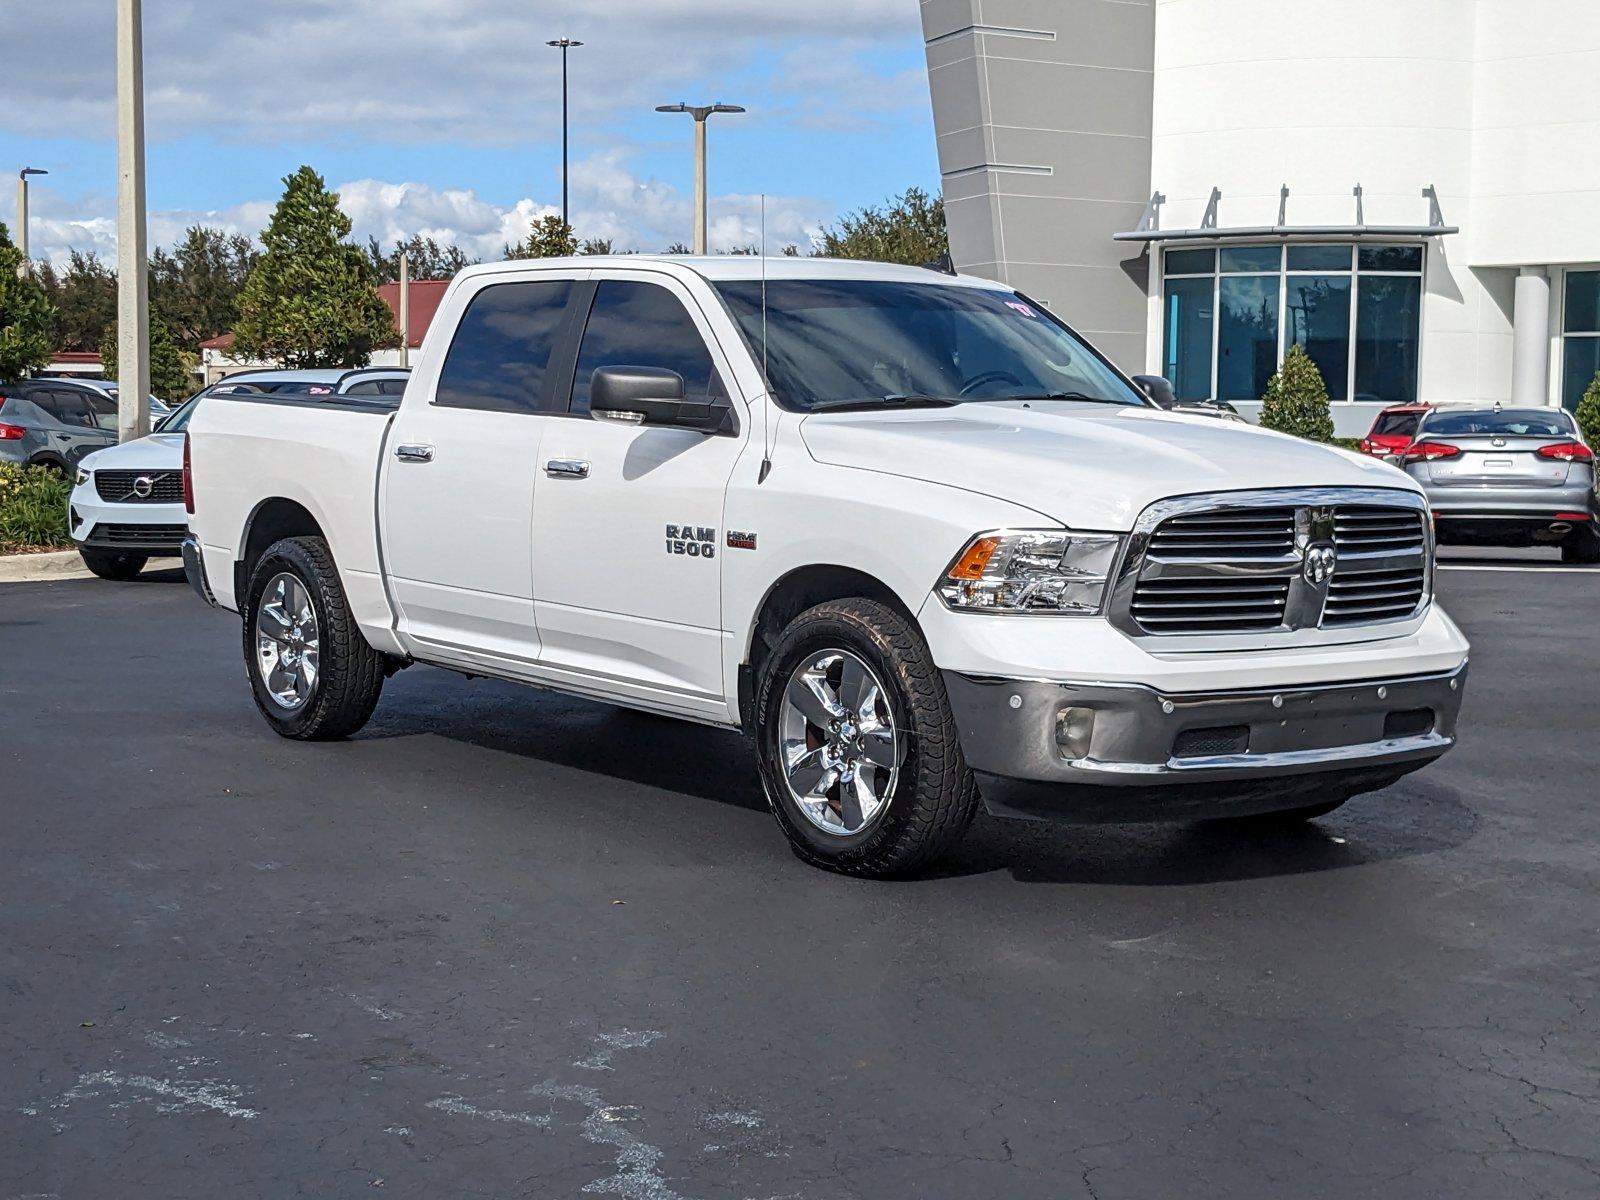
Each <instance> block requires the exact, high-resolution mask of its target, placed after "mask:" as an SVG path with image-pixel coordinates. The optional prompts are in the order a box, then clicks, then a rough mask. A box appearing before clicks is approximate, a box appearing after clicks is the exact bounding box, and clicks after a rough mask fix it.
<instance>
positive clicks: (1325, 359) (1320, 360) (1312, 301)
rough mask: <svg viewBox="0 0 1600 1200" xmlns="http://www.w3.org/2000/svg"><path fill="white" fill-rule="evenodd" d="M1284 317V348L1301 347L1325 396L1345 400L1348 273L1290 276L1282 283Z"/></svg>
mask: <svg viewBox="0 0 1600 1200" xmlns="http://www.w3.org/2000/svg"><path fill="white" fill-rule="evenodd" d="M1317 249H1322V247H1320V246H1319V247H1317ZM1283 319H1284V323H1285V327H1284V331H1283V344H1284V348H1285V349H1287V348H1288V347H1289V346H1291V345H1300V346H1304V347H1305V350H1306V353H1307V354H1309V355H1310V356H1311V361H1312V362H1314V363H1316V364H1317V369H1318V370H1319V371H1321V372H1322V381H1323V382H1324V383H1325V384H1327V385H1328V399H1330V400H1348V399H1349V398H1350V276H1349V275H1348V274H1346V275H1290V276H1289V277H1288V279H1287V281H1286V282H1285V284H1284V299H1283Z"/></svg>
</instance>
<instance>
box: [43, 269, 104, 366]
mask: <svg viewBox="0 0 1600 1200" xmlns="http://www.w3.org/2000/svg"><path fill="white" fill-rule="evenodd" d="M39 282H40V284H42V285H43V287H44V289H45V292H46V294H47V295H48V296H49V298H50V303H51V304H52V305H54V306H55V310H56V317H55V325H54V327H53V328H52V330H51V336H52V338H53V340H54V343H55V345H54V346H53V347H52V348H53V349H56V350H98V349H99V348H100V342H101V339H103V338H104V337H105V334H106V326H107V325H109V324H111V322H112V321H115V320H116V319H117V273H116V271H115V270H113V269H112V267H111V266H110V264H109V263H107V262H106V261H105V260H104V259H102V258H101V257H100V256H99V255H98V254H96V253H95V252H94V251H92V250H90V251H88V252H85V251H82V250H73V251H70V252H69V254H68V256H67V269H66V271H65V272H64V273H62V274H60V275H57V274H56V272H55V270H54V268H51V267H48V266H45V267H42V268H41V269H40V271H39Z"/></svg>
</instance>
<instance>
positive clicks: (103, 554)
mask: <svg viewBox="0 0 1600 1200" xmlns="http://www.w3.org/2000/svg"><path fill="white" fill-rule="evenodd" d="M78 556H79V557H80V558H82V559H83V565H84V566H86V567H88V568H89V570H90V571H92V572H94V573H95V574H96V575H98V576H100V578H101V579H117V580H128V579H135V578H137V577H138V575H139V572H140V571H142V570H144V564H145V563H147V562H148V561H150V560H149V559H148V558H147V557H146V556H145V555H143V554H119V553H117V552H116V551H115V550H88V549H84V548H81V547H80V548H79V550H78Z"/></svg>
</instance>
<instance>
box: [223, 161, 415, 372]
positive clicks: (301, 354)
mask: <svg viewBox="0 0 1600 1200" xmlns="http://www.w3.org/2000/svg"><path fill="white" fill-rule="evenodd" d="M283 183H284V191H283V198H282V199H281V200H279V201H278V206H277V208H276V209H275V210H274V211H273V214H272V220H271V222H270V223H269V224H268V225H267V227H266V229H264V230H263V231H262V233H261V244H262V246H263V247H264V248H265V249H264V251H263V253H262V255H261V258H260V259H259V260H258V261H257V262H256V264H255V266H254V267H253V268H252V269H251V271H250V277H249V278H248V279H247V280H246V281H245V285H244V290H243V291H241V292H240V294H239V318H238V320H237V321H235V322H234V326H233V332H234V337H235V338H236V341H235V345H234V349H235V351H236V353H239V354H241V355H244V356H247V357H252V358H263V359H268V360H276V361H280V362H282V363H283V364H284V365H285V366H288V367H336V366H364V365H365V364H366V363H367V362H368V361H369V360H370V359H371V357H372V351H373V350H374V349H375V348H376V347H379V346H389V345H393V344H394V343H395V341H396V339H397V334H396V332H395V327H394V314H393V313H392V312H390V311H389V306H388V305H387V304H385V303H384V302H383V300H382V299H381V298H380V297H379V296H378V289H377V287H376V285H375V283H374V281H373V273H372V263H371V262H369V261H368V259H367V255H366V253H365V252H364V251H363V250H362V249H361V247H359V246H356V245H353V244H352V243H350V242H348V241H346V240H345V239H346V238H347V237H349V235H350V218H349V217H347V216H346V215H345V214H344V212H343V211H341V210H340V208H339V197H338V195H337V194H336V193H334V192H330V191H329V190H328V186H327V184H326V183H325V182H324V181H323V178H322V176H321V175H318V174H317V173H316V172H315V171H313V170H312V169H311V168H310V167H301V168H300V169H299V170H298V171H296V172H295V173H294V174H293V175H289V176H286V177H285V178H284V181H283Z"/></svg>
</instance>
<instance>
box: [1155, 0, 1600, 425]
mask: <svg viewBox="0 0 1600 1200" xmlns="http://www.w3.org/2000/svg"><path fill="white" fill-rule="evenodd" d="M1155 36H1156V41H1155V57H1154V64H1155V78H1154V103H1153V129H1152V151H1151V160H1152V161H1151V179H1152V184H1153V187H1154V188H1155V189H1157V190H1159V191H1161V192H1162V193H1163V194H1164V195H1165V196H1166V198H1167V202H1166V204H1165V205H1164V206H1163V208H1162V210H1161V225H1162V227H1163V228H1193V227H1196V226H1198V225H1200V224H1201V218H1202V216H1203V214H1204V212H1205V208H1206V204H1207V201H1208V198H1209V197H1210V194H1211V189H1212V188H1213V187H1217V188H1220V189H1221V192H1222V199H1221V201H1220V204H1219V208H1218V213H1217V223H1218V224H1219V225H1220V226H1223V227H1227V226H1254V225H1272V224H1274V223H1276V220H1277V215H1278V202H1279V187H1280V186H1282V185H1286V186H1288V188H1289V189H1290V195H1289V200H1288V207H1287V213H1286V217H1287V223H1288V224H1291V225H1307V224H1341V225H1342V224H1354V223H1355V219H1356V212H1355V201H1354V197H1353V196H1352V189H1353V188H1354V186H1355V185H1356V184H1357V183H1359V184H1361V185H1362V188H1363V193H1364V194H1363V202H1364V217H1365V220H1366V221H1367V222H1368V223H1370V224H1404V225H1424V224H1427V223H1428V216H1429V210H1428V202H1427V200H1426V199H1424V198H1423V196H1422V195H1421V191H1422V189H1423V188H1424V187H1425V186H1427V185H1430V184H1431V185H1433V186H1434V187H1435V188H1436V189H1437V191H1438V197H1439V202H1440V205H1441V207H1442V210H1443V214H1444V217H1445V220H1446V221H1447V222H1448V223H1450V224H1455V225H1459V226H1460V227H1461V233H1459V234H1456V235H1450V236H1446V237H1442V238H1436V239H1434V240H1433V242H1432V244H1431V245H1430V248H1429V254H1428V259H1427V272H1426V276H1425V280H1424V286H1425V299H1424V303H1423V315H1422V344H1421V350H1420V380H1419V398H1421V399H1423V400H1432V401H1440V400H1476V401H1491V400H1506V399H1509V398H1510V395H1511V390H1510V389H1511V378H1512V321H1513V315H1514V309H1513V290H1514V281H1515V278H1516V275H1517V273H1518V268H1519V267H1522V266H1526V265H1541V266H1548V265H1551V264H1565V263H1594V262H1596V261H1600V105H1597V104H1596V103H1595V101H1594V81H1595V80H1596V79H1600V0H1319V2H1316V3H1313V2H1311V0H1158V3H1157V9H1156V35H1155ZM1551 283H1552V289H1553V293H1554V294H1555V296H1556V302H1553V303H1552V306H1551V308H1552V311H1551V318H1550V334H1551V338H1550V343H1551V345H1550V348H1551V351H1552V355H1553V361H1552V363H1551V367H1550V375H1551V385H1550V392H1551V396H1552V397H1553V396H1554V391H1555V388H1556V386H1557V379H1556V376H1558V375H1559V356H1558V354H1556V353H1555V352H1556V351H1557V350H1558V347H1559V341H1558V337H1557V325H1558V322H1559V319H1560V317H1559V309H1560V305H1559V291H1560V285H1561V276H1560V271H1559V270H1557V271H1554V272H1552V280H1551ZM1150 294H1151V309H1150V321H1149V337H1148V356H1147V365H1148V367H1149V369H1152V370H1156V369H1159V363H1160V360H1161V320H1160V310H1161V303H1160V294H1161V289H1160V274H1159V270H1153V271H1152V286H1151V290H1150ZM1366 419H1367V418H1366V414H1365V413H1363V412H1349V413H1347V414H1345V419H1344V420H1343V421H1341V422H1340V425H1341V429H1340V432H1341V433H1354V432H1359V431H1360V430H1358V428H1357V427H1358V426H1360V427H1362V428H1363V429H1364V422H1365V420H1366Z"/></svg>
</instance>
